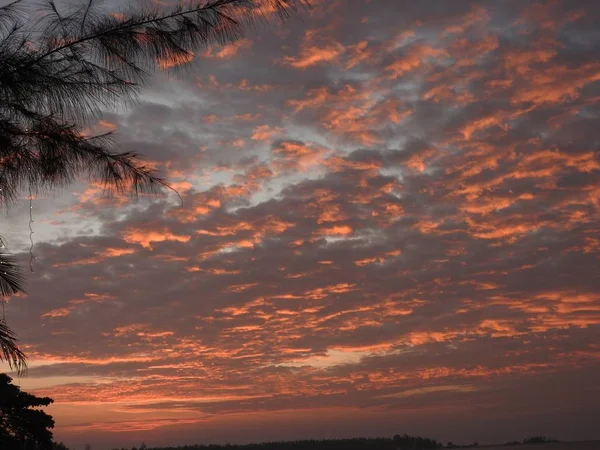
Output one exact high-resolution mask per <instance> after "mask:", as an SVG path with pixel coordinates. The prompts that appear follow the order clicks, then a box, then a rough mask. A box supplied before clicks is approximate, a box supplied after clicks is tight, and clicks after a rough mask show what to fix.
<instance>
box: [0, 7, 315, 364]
mask: <svg viewBox="0 0 600 450" xmlns="http://www.w3.org/2000/svg"><path fill="white" fill-rule="evenodd" d="M26 3H27V2H25V1H24V0H16V1H14V2H12V3H10V4H8V5H6V6H3V7H0V206H3V207H8V206H9V205H10V204H12V203H14V202H15V201H16V200H17V199H18V198H19V193H20V192H21V191H22V190H23V189H29V190H30V191H32V192H35V193H36V194H39V193H41V192H46V191H51V190H54V189H56V188H59V187H63V186H66V185H68V184H70V183H71V182H73V181H74V180H75V179H77V178H79V177H86V178H88V179H90V180H94V181H97V182H99V183H100V184H101V185H102V186H104V187H105V190H106V191H107V192H111V191H117V192H120V193H126V192H127V193H130V194H131V195H133V196H134V197H135V196H137V195H140V194H147V193H150V194H157V193H163V192H165V189H172V188H171V187H170V186H169V185H168V183H167V182H166V180H164V179H163V178H161V177H160V176H159V175H158V174H157V173H156V172H155V171H154V170H153V169H151V168H149V167H148V166H147V165H144V164H143V162H142V161H141V157H140V153H138V152H120V151H118V149H117V148H116V146H115V143H114V142H113V140H112V139H111V137H112V136H111V134H102V135H97V136H87V135H85V133H84V131H83V130H84V129H85V127H86V125H89V123H90V122H91V121H92V120H93V119H94V118H98V117H99V116H100V115H101V114H102V112H103V110H105V109H107V108H110V107H113V106H115V105H117V104H122V103H130V102H132V101H135V100H136V99H137V95H138V94H139V91H140V89H141V87H142V86H143V85H144V84H145V83H146V82H147V81H148V79H149V76H150V75H151V74H152V73H153V72H155V71H156V70H157V69H159V68H163V69H164V68H166V67H167V66H170V65H175V66H176V67H175V70H177V69H180V68H182V67H183V66H184V65H185V64H183V63H187V62H190V61H191V60H192V59H193V55H194V52H195V51H197V50H198V49H199V48H202V47H204V46H207V45H210V44H212V43H219V44H226V43H230V42H234V41H236V40H237V39H239V38H241V37H242V35H243V33H244V31H245V30H246V29H247V28H248V27H253V26H255V25H256V24H258V23H261V22H268V21H269V20H270V19H271V18H273V17H278V18H279V19H287V18H288V17H290V15H291V14H293V13H294V12H296V11H297V10H298V8H299V7H301V6H304V5H307V1H306V0H193V1H191V2H186V3H179V4H177V5H175V6H174V7H173V8H171V9H169V10H164V9H161V8H159V7H157V6H155V5H152V4H150V3H146V4H145V5H141V6H140V7H138V8H129V9H127V10H124V11H121V12H119V13H110V12H108V11H106V10H105V9H104V8H102V1H101V0H86V2H85V3H83V4H82V5H81V6H79V7H77V8H74V9H70V10H69V11H68V12H62V11H61V10H60V8H58V7H57V5H56V4H55V2H54V1H53V0H47V1H45V3H42V7H41V9H40V8H38V9H37V10H36V11H41V13H42V14H41V16H40V17H39V19H38V20H31V19H30V15H29V14H28V11H27V7H26ZM169 61H171V62H176V64H165V62H169ZM4 259H5V261H6V264H5V265H4V266H5V269H7V270H6V277H8V278H6V277H5V278H3V277H2V274H0V284H1V286H2V295H3V296H4V295H5V292H9V290H7V289H8V287H9V286H12V287H13V288H11V289H12V290H10V292H12V293H14V292H20V291H21V289H22V285H21V284H19V283H21V282H22V281H23V279H22V278H19V276H17V275H15V274H16V273H17V266H16V262H15V261H14V260H12V259H10V258H8V257H5V258H4ZM10 273H13V276H12V278H10V276H9V275H8V274H10ZM15 277H16V278H15ZM17 281H18V282H17ZM11 283H12V284H11ZM5 287H6V289H5ZM9 295H10V294H9ZM4 326H6V324H4ZM6 330H8V328H6ZM9 331H10V330H9ZM6 336H9V337H10V336H12V335H10V334H7V335H6ZM9 337H8V338H6V339H7V342H10V338H9ZM3 348H4V347H3ZM7 348H10V347H7ZM0 355H1V354H0ZM5 357H6V354H5ZM11 358H12V357H11ZM8 360H9V361H10V360H11V359H8Z"/></svg>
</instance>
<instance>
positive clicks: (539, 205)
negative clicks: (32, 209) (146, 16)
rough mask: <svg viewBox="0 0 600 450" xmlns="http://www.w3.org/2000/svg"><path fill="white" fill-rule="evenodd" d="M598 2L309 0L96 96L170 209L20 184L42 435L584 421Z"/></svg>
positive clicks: (15, 313)
mask: <svg viewBox="0 0 600 450" xmlns="http://www.w3.org/2000/svg"><path fill="white" fill-rule="evenodd" d="M599 12H600V11H599V10H598V8H597V7H596V6H595V5H592V4H591V3H590V2H583V1H574V0H569V1H566V0H565V1H549V2H533V1H505V2H495V1H477V2H474V1H463V0H453V1H452V2H435V1H423V2H416V3H415V2H408V1H398V0H394V1H392V0H389V1H387V0H376V1H367V0H360V1H359V0H350V1H341V0H337V1H331V2H319V3H317V4H316V5H315V7H314V8H313V9H312V10H311V12H310V13H307V16H306V18H305V19H304V20H303V21H294V22H292V23H290V24H286V26H284V27H280V28H278V29H268V30H262V31H257V32H254V33H253V34H251V35H249V36H248V37H247V38H246V39H244V40H243V41H240V42H239V43H237V44H235V45H230V46H225V47H214V48H208V49H204V50H203V51H200V52H198V53H197V54H196V55H195V58H194V62H193V63H192V64H193V69H191V70H190V71H189V72H188V73H187V75H186V76H185V77H184V78H183V79H177V78H175V77H166V76H161V77H159V78H157V79H156V82H155V83H154V84H153V86H152V87H151V88H150V89H149V90H148V91H146V92H145V94H144V97H143V98H142V101H141V103H140V104H139V105H138V106H136V107H135V108H133V109H131V110H129V111H127V112H119V113H116V112H112V113H107V114H106V117H105V118H104V120H103V121H102V122H100V123H98V124H97V125H96V128H97V130H96V131H99V130H106V129H113V128H114V129H117V130H118V134H119V141H120V143H121V146H122V148H123V149H136V150H139V151H141V152H142V153H143V154H145V155H146V156H147V158H148V159H149V160H150V161H151V163H152V164H154V165H155V166H156V167H157V168H159V169H160V170H162V171H164V173H165V174H166V175H167V176H168V178H169V179H170V180H172V181H173V185H174V186H175V187H176V188H177V189H178V190H179V192H180V193H181V195H182V197H183V207H181V206H180V205H179V204H178V203H177V201H176V199H175V198H163V199H157V200H152V201H149V200H141V201H139V202H136V203H131V202H130V201H128V200H127V199H121V198H109V199H107V198H103V197H101V196H100V195H99V194H100V190H99V189H98V187H97V186H94V185H93V184H91V185H89V186H86V187H82V188H81V189H79V188H77V190H76V192H75V194H74V195H71V194H70V193H69V194H67V195H66V196H63V197H62V198H61V199H57V198H52V199H40V200H37V204H40V205H44V206H40V208H41V210H40V213H38V214H42V213H43V215H42V216H41V217H39V215H38V217H39V218H38V222H40V223H39V224H38V227H39V228H38V230H39V232H38V235H39V236H40V239H41V241H39V242H38V243H37V245H36V256H37V258H38V259H37V260H36V261H35V266H36V272H35V274H32V275H31V276H30V282H29V287H28V295H27V296H26V297H18V298H12V299H10V302H9V304H8V306H7V314H8V317H9V320H10V323H11V324H12V326H13V327H14V328H15V329H17V330H18V331H19V333H20V336H21V338H22V340H23V342H24V344H25V349H26V350H27V352H28V354H29V355H30V358H31V359H32V367H31V369H30V371H29V377H28V378H26V379H22V380H21V384H22V385H23V386H24V387H28V386H30V387H31V389H36V390H38V391H39V392H41V393H44V394H47V395H51V396H52V397H53V398H54V399H55V400H56V405H55V406H53V407H52V408H53V410H52V412H53V413H54V415H55V417H56V419H57V423H58V426H57V429H56V435H57V437H58V438H59V439H64V440H66V441H67V442H74V443H78V442H87V441H97V442H100V443H105V444H107V445H108V444H111V445H115V446H116V445H119V446H121V445H122V444H123V445H124V444H126V443H134V444H139V442H140V441H141V440H145V441H146V442H147V443H167V442H168V443H185V442H188V443H194V442H197V441H198V440H199V439H200V440H204V441H205V442H206V441H211V442H212V441H218V442H225V441H230V442H243V441H249V440H265V439H279V438H298V437H320V436H341V435H345V436H350V435H355V434H363V435H381V434H394V433H396V432H404V431H406V432H409V433H412V432H414V433H422V434H427V435H431V436H433V437H437V438H439V439H452V440H458V441H460V440H467V439H470V440H472V439H478V440H479V441H483V442H486V441H487V442H490V441H494V440H502V439H510V438H521V437H523V436H522V435H528V434H551V435H557V437H560V438H565V439H569V438H571V439H572V438H582V437H583V438H591V437H594V432H595V431H594V428H593V419H592V417H594V415H596V417H597V414H598V413H600V403H599V402H598V401H597V400H594V399H597V398H598V395H597V394H598V386H597V381H595V378H594V376H593V375H594V372H596V373H597V371H598V369H599V359H600V347H599V345H598V342H599V341H600V340H599V338H600V277H599V272H598V269H597V268H598V263H599V259H600V237H599V236H600V221H599V219H600V176H599V175H600V153H599V150H598V149H599V148H600V134H599V132H598V126H597V123H598V119H599V116H600V109H599V103H598V99H599V98H600V62H598V58H597V57H596V56H595V55H597V52H598V48H599V45H598V44H599V40H600V35H599V34H598V32H597V29H596V28H597V25H596V23H597V18H598V15H599ZM177 63H181V62H177V61H162V62H161V64H162V65H163V66H165V67H169V66H172V65H175V64H177ZM92 131H94V130H92ZM65 198H66V199H67V200H65ZM19 217H20V215H19V214H18V212H17V214H16V215H15V217H14V218H13V220H17V219H18V218H19ZM61 222H64V223H62V224H61ZM596 433H597V431H596ZM596 437H597V435H596Z"/></svg>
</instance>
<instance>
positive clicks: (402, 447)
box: [114, 434, 443, 450]
mask: <svg viewBox="0 0 600 450" xmlns="http://www.w3.org/2000/svg"><path fill="white" fill-rule="evenodd" d="M437 448H443V445H442V443H441V442H438V441H436V440H435V439H428V438H424V437H420V436H417V437H415V436H409V435H407V434H404V435H402V436H401V435H396V436H394V437H393V438H354V439H324V440H303V441H287V442H263V443H259V444H245V445H231V444H227V445H184V446H179V447H153V448H152V449H150V448H148V449H146V447H145V446H144V445H142V446H141V447H140V449H138V448H136V447H133V448H132V449H131V450H428V449H437ZM114 450H126V449H124V448H123V449H114Z"/></svg>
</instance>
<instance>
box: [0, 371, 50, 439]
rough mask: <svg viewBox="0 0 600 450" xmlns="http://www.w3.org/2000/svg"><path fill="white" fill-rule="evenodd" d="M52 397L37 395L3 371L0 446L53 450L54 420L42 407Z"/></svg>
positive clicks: (0, 380)
mask: <svg viewBox="0 0 600 450" xmlns="http://www.w3.org/2000/svg"><path fill="white" fill-rule="evenodd" d="M50 403H52V399H51V398H48V397H36V396H34V395H31V394H28V393H26V392H23V391H21V389H20V388H19V387H18V386H15V385H14V384H12V378H11V377H9V376H8V375H5V374H0V448H1V449H2V450H51V449H52V446H53V443H52V432H51V431H50V429H51V428H54V420H53V419H52V416H50V415H48V414H46V413H45V412H44V411H42V410H40V409H36V408H39V407H41V406H48V405H50Z"/></svg>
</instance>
